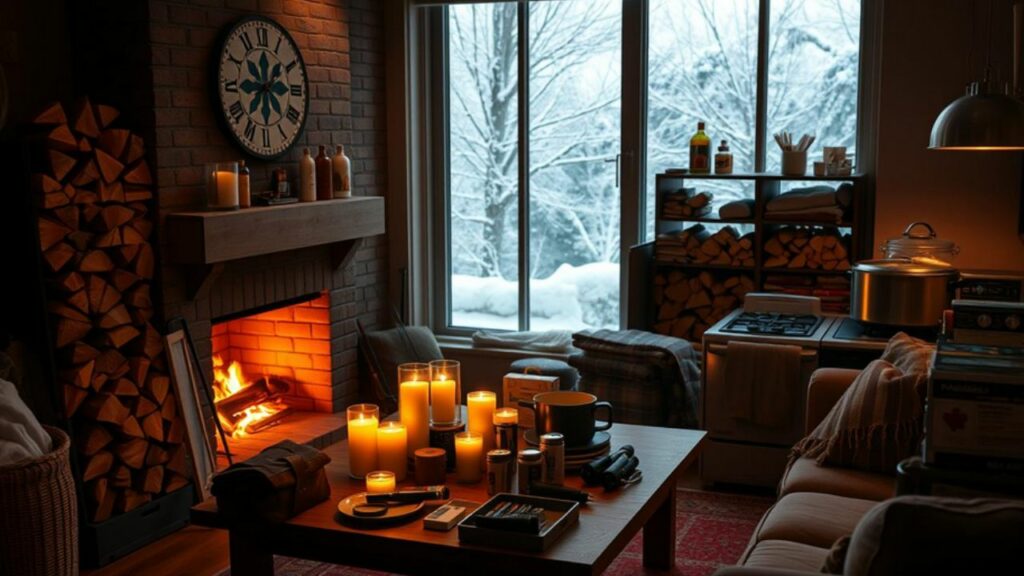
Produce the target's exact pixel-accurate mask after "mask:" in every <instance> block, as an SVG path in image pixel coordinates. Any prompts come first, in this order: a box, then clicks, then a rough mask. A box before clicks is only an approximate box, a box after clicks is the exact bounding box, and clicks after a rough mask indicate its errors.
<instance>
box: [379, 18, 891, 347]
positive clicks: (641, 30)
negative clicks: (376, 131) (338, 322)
mask: <svg viewBox="0 0 1024 576" xmlns="http://www.w3.org/2000/svg"><path fill="white" fill-rule="evenodd" d="M540 1H545V0H405V3H406V4H405V8H406V10H405V19H406V30H408V29H410V28H413V27H415V28H416V30H417V34H416V39H414V40H413V41H412V42H411V44H412V45H411V46H409V52H408V54H407V55H406V56H407V59H406V61H405V62H404V64H405V65H406V66H407V67H408V73H409V74H408V75H407V76H406V78H407V80H408V81H409V84H410V85H414V86H418V88H419V90H417V91H416V93H414V94H407V95H406V98H407V104H408V105H409V106H410V108H409V113H408V115H407V124H409V126H407V133H406V137H405V138H403V141H408V143H409V144H410V146H411V148H412V149H413V153H412V154H411V156H412V157H414V158H416V159H417V160H418V169H417V168H412V169H411V171H413V172H417V173H418V174H417V175H418V176H419V179H418V181H417V179H416V178H415V177H413V178H412V179H411V181H410V184H409V189H408V190H407V193H406V195H405V196H404V198H402V201H403V202H405V203H406V204H408V205H410V206H411V207H416V208H418V209H415V210H408V211H407V212H406V213H407V214H408V215H409V219H410V223H409V224H410V228H411V230H410V232H409V233H408V236H407V242H406V246H405V248H406V250H407V254H406V256H407V257H406V258H405V259H403V260H404V261H412V260H414V259H413V258H411V256H412V255H419V256H420V259H419V260H421V261H423V262H422V266H420V267H419V269H418V270H416V271H415V273H413V274H409V273H408V270H406V269H405V268H402V269H401V272H400V273H399V274H397V275H393V276H392V277H393V278H394V277H396V276H400V278H398V279H399V281H400V282H402V283H403V300H402V305H403V308H402V309H403V311H404V310H405V307H404V306H405V305H406V304H409V305H410V307H411V308H412V310H411V314H408V315H406V314H403V318H404V319H406V320H408V319H409V318H412V319H413V320H414V321H415V320H419V321H421V322H423V323H426V324H428V325H429V326H431V328H432V329H433V330H434V332H435V333H437V334H439V335H445V336H455V337H467V336H470V335H471V334H472V333H473V332H475V331H477V330H479V329H481V328H478V327H463V326H452V325H450V317H451V310H452V306H451V304H452V301H451V290H450V285H449V281H450V278H451V264H452V259H451V258H450V257H449V254H448V248H449V245H450V243H449V239H450V237H451V233H452V232H451V230H450V222H449V218H448V209H449V194H450V187H449V179H448V174H449V173H450V170H449V169H450V158H449V153H448V146H449V141H448V131H449V125H448V114H447V111H448V80H449V76H448V70H449V67H448V54H447V44H448V34H447V22H448V13H447V10H448V6H449V5H455V4H473V3H480V4H482V3H487V2H494V3H498V2H503V3H511V2H514V3H516V4H517V26H518V34H517V35H518V56H517V66H518V75H519V76H518V78H519V81H518V82H517V91H518V114H519V121H518V126H517V130H518V137H519V143H518V147H519V150H518V162H519V165H518V176H519V201H518V207H517V210H518V233H519V235H518V245H519V246H518V250H519V261H518V286H519V290H518V295H519V298H518V304H519V321H518V329H519V330H527V329H528V327H529V321H530V278H529V261H530V260H529V248H530V246H529V230H530V226H529V207H530V196H529V194H530V182H529V158H530V157H529V122H528V119H529V117H530V116H529V70H528V63H529V5H530V3H531V2H540ZM555 1H557V0H555ZM758 3H759V6H758V10H759V11H758V42H757V89H756V94H757V99H758V101H757V108H756V117H755V136H754V137H755V158H754V161H755V171H756V172H763V171H764V169H765V165H766V159H767V154H768V142H767V120H768V118H767V116H768V113H767V109H768V58H767V56H768V49H769V42H770V23H771V0H758ZM881 5H882V2H881V1H880V0H861V14H860V48H859V54H858V72H857V74H858V84H857V90H858V94H857V134H856V142H857V144H856V146H857V162H858V164H857V171H858V172H859V173H862V174H864V175H865V191H866V195H867V198H866V199H865V202H864V206H865V210H864V212H865V215H864V218H863V219H862V221H861V222H859V223H858V226H859V229H860V230H863V232H862V233H861V237H862V238H868V239H870V238H872V237H873V228H874V226H873V222H874V218H873V213H874V180H875V178H874V167H875V154H876V140H875V137H874V135H875V133H876V130H875V128H876V127H877V102H878V97H879V94H878V87H879V82H878V71H879V68H880V66H879V59H880V56H881V53H880V50H878V49H877V41H878V38H879V36H880V33H881ZM417 11H420V14H416V12H417ZM649 11H650V2H649V0H622V12H621V14H622V46H621V53H622V87H621V103H622V104H621V129H620V130H621V133H620V175H621V176H620V183H619V190H620V194H621V199H620V212H621V213H620V257H619V267H620V271H619V287H620V290H619V303H620V305H619V306H620V310H619V312H620V314H619V316H620V322H619V325H620V327H626V326H627V325H628V324H629V318H628V312H629V310H628V309H629V303H630V301H631V297H630V294H629V287H630V285H631V284H632V285H633V286H637V285H642V283H638V282H636V279H631V277H630V254H631V248H632V247H634V246H636V245H642V244H644V243H646V242H647V240H646V238H645V235H646V225H647V213H646V212H647V210H646V209H647V202H648V200H647V194H648V189H647V188H648V186H647V182H646V180H647V178H646V144H647V113H648V109H647V98H648V89H647V88H648V80H649V79H648V35H649V21H648V19H649ZM416 112H419V113H420V120H415V119H416V117H417V114H416ZM413 123H418V124H419V128H420V130H418V131H417V135H418V136H419V138H416V137H414V136H412V135H411V133H410V131H409V130H410V129H411V128H412V126H411V125H412V124H413ZM417 243H421V244H422V245H421V246H419V247H417V245H416V244H417ZM641 272H642V271H640V270H637V271H636V273H641ZM406 294H409V295H412V296H411V297H408V296H406ZM637 297H639V295H634V298H632V299H633V300H634V301H635V299H636V298H637ZM422 308H426V309H425V310H424V309H422ZM488 330H497V329H488Z"/></svg>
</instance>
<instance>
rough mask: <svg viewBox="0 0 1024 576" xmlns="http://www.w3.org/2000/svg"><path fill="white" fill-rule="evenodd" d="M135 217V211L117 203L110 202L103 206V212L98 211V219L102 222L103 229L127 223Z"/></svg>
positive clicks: (110, 228)
mask: <svg viewBox="0 0 1024 576" xmlns="http://www.w3.org/2000/svg"><path fill="white" fill-rule="evenodd" d="M134 217H135V212H134V211H133V210H132V209H131V208H128V207H127V206H121V205H118V204H112V205H110V206H107V207H105V208H103V212H102V213H100V219H101V220H102V223H103V228H102V229H103V230H112V229H114V228H117V227H118V226H121V225H122V224H126V223H128V222H129V221H130V220H131V219H132V218H134Z"/></svg>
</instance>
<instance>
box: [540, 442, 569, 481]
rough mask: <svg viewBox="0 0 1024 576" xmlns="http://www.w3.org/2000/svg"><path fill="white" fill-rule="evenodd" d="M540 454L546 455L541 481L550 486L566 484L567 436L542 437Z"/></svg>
mask: <svg viewBox="0 0 1024 576" xmlns="http://www.w3.org/2000/svg"><path fill="white" fill-rule="evenodd" d="M540 452H541V454H543V455H544V469H543V474H541V480H543V481H544V482H546V483H548V484H559V485H561V484H563V483H565V436H562V435H561V434H559V433H558V432H550V433H548V434H543V435H541V437H540Z"/></svg>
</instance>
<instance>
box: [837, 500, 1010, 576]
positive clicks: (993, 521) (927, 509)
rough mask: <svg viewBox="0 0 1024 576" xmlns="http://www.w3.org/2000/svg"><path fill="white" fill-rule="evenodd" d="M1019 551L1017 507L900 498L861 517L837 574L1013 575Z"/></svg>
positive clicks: (1002, 503)
mask: <svg viewBox="0 0 1024 576" xmlns="http://www.w3.org/2000/svg"><path fill="white" fill-rule="evenodd" d="M1022 550H1024V502H1022V501H1019V500H998V499H990V498H978V499H972V500H967V499H960V498H940V497H934V496H901V497H898V498H893V499H891V500H886V501H885V502H882V503H880V504H878V505H877V506H875V507H874V508H873V509H872V510H870V511H869V512H868V513H867V514H866V515H865V516H864V519H863V520H862V521H861V522H860V524H859V525H858V526H857V529H856V530H855V531H854V532H853V537H852V539H851V540H850V546H849V549H848V550H847V554H846V564H845V565H844V570H843V573H844V574H847V575H849V576H869V575H881V574H901V575H907V576H916V575H918V574H920V575H925V574H1011V573H1013V574H1015V573H1018V572H1019V571H1020V553H1021V551H1022Z"/></svg>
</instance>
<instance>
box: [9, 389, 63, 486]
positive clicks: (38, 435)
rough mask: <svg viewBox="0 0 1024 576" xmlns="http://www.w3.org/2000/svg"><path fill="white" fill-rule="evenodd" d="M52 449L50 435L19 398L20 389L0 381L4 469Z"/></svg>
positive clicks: (37, 456)
mask: <svg viewBox="0 0 1024 576" xmlns="http://www.w3.org/2000/svg"><path fill="white" fill-rule="evenodd" d="M52 448H53V441H52V440H51V438H50V435H49V434H47V433H46V430H43V427H42V426H40V425H39V421H38V420H36V417H35V415H34V414H32V411H31V410H29V409H28V406H26V405H25V403H24V402H23V401H22V400H21V397H20V396H18V389H17V388H15V387H14V384H12V383H11V382H8V381H7V380H2V379H0V467H2V466H9V465H11V464H15V463H17V462H20V461H21V460H25V459H30V458H39V457H41V456H43V455H45V454H48V453H49V452H50V450H51V449H52Z"/></svg>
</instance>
